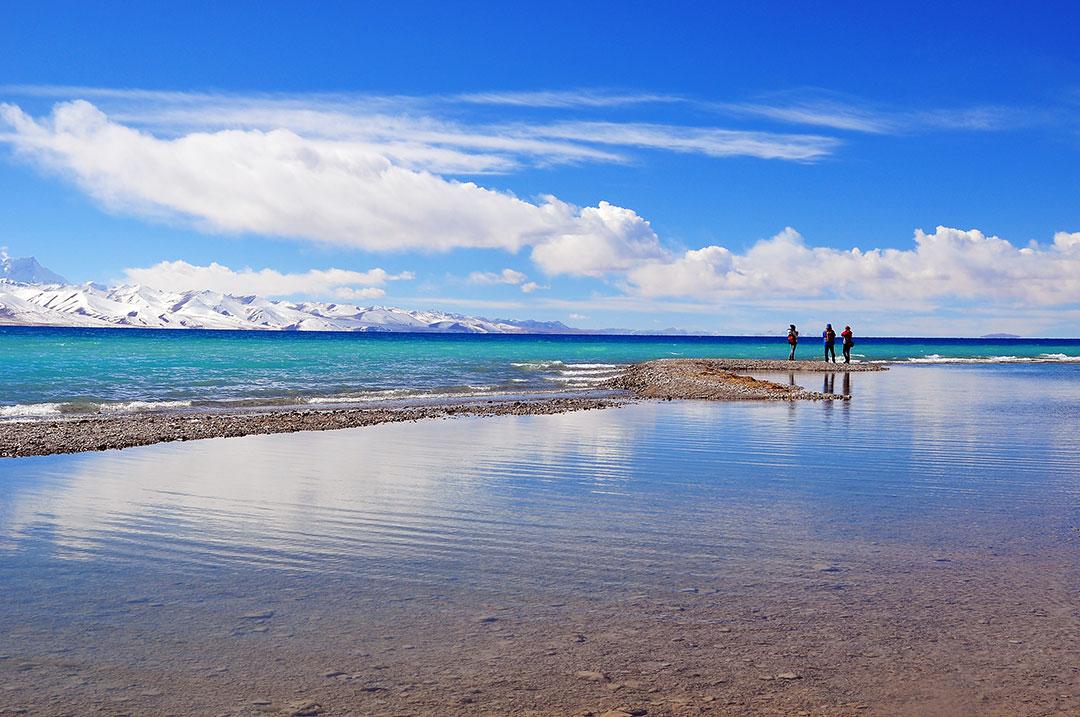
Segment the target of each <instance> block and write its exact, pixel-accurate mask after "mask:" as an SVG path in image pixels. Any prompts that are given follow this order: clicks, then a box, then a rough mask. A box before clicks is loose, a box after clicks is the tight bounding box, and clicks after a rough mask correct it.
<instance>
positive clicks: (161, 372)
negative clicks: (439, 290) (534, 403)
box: [0, 327, 1080, 417]
mask: <svg viewBox="0 0 1080 717" xmlns="http://www.w3.org/2000/svg"><path fill="white" fill-rule="evenodd" d="M819 350H820V342H819V341H818V340H817V339H816V338H814V337H809V336H806V335H804V337H803V341H802V343H801V344H800V346H799V356H800V357H803V358H813V357H816V356H817V354H818V352H819ZM853 355H854V357H855V359H856V360H859V361H911V362H928V363H936V362H982V361H1013V362H1018V361H1019V362H1023V361H1064V362H1070V361H1080V339H1021V340H1012V339H918V338H915V339H912V338H857V345H856V347H855V349H854V351H853ZM680 356H683V357H730V358H786V357H787V343H786V340H785V338H784V337H783V336H776V337H711V336H710V337H655V336H579V335H569V336H549V335H467V334H443V335H438V334H436V335H433V334H358V333H282V332H254V331H198V330H192V331H161V330H137V329H67V328H27V327H0V365H2V366H3V368H4V370H3V372H2V373H0V417H2V416H7V417H15V416H25V415H52V414H56V413H64V412H80V411H89V412H93V411H98V410H117V409H119V410H130V409H138V408H145V407H147V406H146V405H145V404H150V405H152V406H162V407H169V406H188V405H195V406H199V405H216V404H218V403H232V402H241V403H250V404H255V405H258V404H274V403H300V402H320V403H321V402H327V401H330V402H333V401H343V402H344V401H348V402H352V401H357V400H368V399H372V398H386V397H397V396H407V395H410V394H415V393H421V394H435V395H439V394H444V393H451V394H456V393H466V392H478V393H496V392H508V391H514V392H517V391H552V390H578V389H585V388H588V387H590V386H591V385H594V384H595V383H596V382H598V381H600V380H602V379H604V378H606V377H608V376H610V375H611V374H612V373H613V372H614V371H617V367H618V365H620V364H625V363H629V362H633V361H641V360H645V359H652V358H665V357H680ZM162 402H165V403H162Z"/></svg>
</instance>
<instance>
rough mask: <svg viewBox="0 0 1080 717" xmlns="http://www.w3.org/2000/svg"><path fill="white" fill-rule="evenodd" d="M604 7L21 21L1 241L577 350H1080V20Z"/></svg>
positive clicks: (343, 8) (9, 37)
mask: <svg viewBox="0 0 1080 717" xmlns="http://www.w3.org/2000/svg"><path fill="white" fill-rule="evenodd" d="M582 5H583V4H581V3H557V2H556V3H546V4H544V5H543V6H537V7H522V8H516V7H507V6H506V5H505V4H490V5H486V6H485V5H481V4H479V3H475V4H468V5H467V6H453V5H451V4H435V3H395V4H394V6H393V7H390V6H389V4H386V3H378V4H376V3H370V4H359V3H343V4H335V3H319V4H317V5H314V4H313V5H310V6H302V5H300V4H296V3H281V4H274V3H258V4H255V3H251V4H245V3H220V4H214V5H210V4H206V5H202V6H200V5H199V4H197V3H189V4H185V5H183V6H181V5H179V4H177V5H173V6H169V7H165V8H161V7H152V6H150V5H149V4H147V5H146V6H142V7H131V6H129V4H122V3H95V4H92V6H91V5H90V4H85V3H36V4H33V5H32V6H31V5H30V4H22V5H18V6H15V7H10V8H6V9H5V11H4V13H5V22H3V23H0V48H2V49H0V53H2V54H0V105H2V106H3V108H4V110H3V114H2V115H0V212H2V216H3V217H4V219H5V221H4V225H3V227H2V228H0V245H6V246H7V247H8V250H9V251H10V252H11V253H12V254H16V255H28V254H33V255H36V256H37V257H38V258H39V259H40V260H41V261H42V262H43V263H45V264H46V265H48V266H50V267H51V268H53V269H55V270H56V271H58V272H60V273H61V274H64V275H66V276H68V277H69V278H71V279H72V280H75V281H84V280H95V281H103V282H113V281H134V280H138V281H143V282H144V283H148V284H155V285H159V286H162V287H163V288H180V287H182V286H185V285H188V284H193V283H199V284H201V285H206V286H211V287H213V288H219V289H223V290H230V291H234V292H237V293H249V292H253V291H258V292H260V293H268V294H273V295H276V296H283V297H287V296H305V297H322V298H329V299H336V300H349V301H354V302H357V303H365V304H367V303H383V304H391V305H400V306H406V307H410V308H440V309H448V310H455V311H461V312H464V313H472V314H482V315H487V316H507V317H513V318H539V319H558V320H562V321H565V322H567V323H569V324H572V325H576V326H583V327H605V326H623V327H633V328H646V329H647V328H651V327H658V328H659V327H664V326H670V325H676V326H681V327H685V328H689V329H697V330H703V331H709V332H717V331H719V332H728V333H744V332H749V333H759V332H782V331H783V329H784V328H785V327H786V325H787V323H789V322H790V321H796V322H798V323H801V324H809V325H816V324H818V323H821V322H824V321H832V322H834V323H852V324H853V325H856V326H857V327H861V328H862V330H863V333H895V334H940V333H955V334H965V335H967V334H978V333H985V332H990V331H1013V332H1015V333H1022V334H1027V335H1033V334H1034V335H1075V334H1076V331H1075V329H1074V328H1073V327H1074V326H1075V324H1076V321H1077V320H1078V319H1080V202H1078V201H1077V199H1078V198H1080V172H1078V171H1077V169H1076V167H1077V160H1078V158H1080V121H1078V120H1080V50H1078V49H1077V47H1076V42H1075V28H1076V27H1077V26H1078V21H1080V10H1077V9H1075V8H1074V7H1072V6H1070V5H1069V4H1065V3H1061V4H1053V3H1048V4H1041V5H1040V7H1039V9H1038V11H1025V10H1021V9H1016V8H1002V9H1000V10H998V9H996V8H994V7H992V6H988V5H986V4H985V3H981V4H975V3H971V4H950V7H948V8H946V7H942V6H940V5H939V4H937V3H935V4H928V5H926V6H923V7H918V6H917V5H915V4H911V3H897V4H889V5H885V6H882V7H869V6H866V5H865V4H854V3H851V4H846V3H835V4H830V5H829V7H828V8H821V7H809V6H807V5H806V4H804V3H771V4H767V5H762V6H759V7H753V8H750V7H741V6H740V7H732V8H715V7H714V8H703V7H700V6H701V5H702V4H701V3H670V4H665V5H664V7H662V8H661V7H657V6H656V5H657V4H654V3H648V4H647V3H626V2H622V3H597V4H585V5H586V6H585V7H582ZM740 5H741V4H740ZM465 183H472V185H468V184H465ZM473 185H475V186H473ZM939 227H941V229H939ZM920 230H921V232H922V233H921V234H919V235H918V236H917V235H916V232H917V231H920ZM1033 242H1034V244H1033ZM855 248H858V249H859V252H858V253H853V251H852V250H853V249H855ZM377 269H378V270H381V271H375V270H377ZM264 270H268V271H264Z"/></svg>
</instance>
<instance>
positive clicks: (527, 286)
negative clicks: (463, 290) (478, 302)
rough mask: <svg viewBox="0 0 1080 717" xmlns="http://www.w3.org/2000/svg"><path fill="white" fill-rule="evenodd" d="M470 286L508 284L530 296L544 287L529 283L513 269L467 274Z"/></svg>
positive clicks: (533, 282)
mask: <svg viewBox="0 0 1080 717" xmlns="http://www.w3.org/2000/svg"><path fill="white" fill-rule="evenodd" d="M469 283H470V284H508V285H510V286H516V287H518V288H519V289H521V291H522V293H525V294H531V293H532V292H534V291H536V290H537V289H543V288H546V287H543V286H540V285H539V284H537V283H536V282H535V281H529V277H528V276H526V275H525V274H523V273H522V272H520V271H515V270H514V269H503V270H502V271H500V272H494V271H474V272H472V273H471V274H469Z"/></svg>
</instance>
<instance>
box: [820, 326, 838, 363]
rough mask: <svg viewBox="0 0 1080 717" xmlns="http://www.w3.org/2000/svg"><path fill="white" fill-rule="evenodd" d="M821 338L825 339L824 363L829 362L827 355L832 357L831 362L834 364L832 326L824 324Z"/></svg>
mask: <svg viewBox="0 0 1080 717" xmlns="http://www.w3.org/2000/svg"><path fill="white" fill-rule="evenodd" d="M821 338H823V339H825V363H828V362H829V355H830V354H831V355H832V362H833V363H836V332H835V331H833V327H832V324H825V330H824V331H822V332H821Z"/></svg>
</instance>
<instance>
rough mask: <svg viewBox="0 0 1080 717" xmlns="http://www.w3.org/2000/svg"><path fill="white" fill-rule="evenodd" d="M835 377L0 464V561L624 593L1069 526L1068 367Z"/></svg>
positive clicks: (1077, 460) (1056, 533)
mask: <svg viewBox="0 0 1080 717" xmlns="http://www.w3.org/2000/svg"><path fill="white" fill-rule="evenodd" d="M808 379H812V380H815V381H816V380H818V379H817V378H816V377H815V376H814V375H813V374H799V375H798V376H795V375H794V374H792V375H791V380H796V381H800V382H804V381H806V380H808ZM823 380H824V389H825V390H826V391H834V390H835V374H825V378H824V379H823ZM853 380H854V381H856V382H857V383H858V384H859V385H858V392H857V393H856V394H855V397H854V398H853V399H852V401H850V402H844V404H843V406H844V408H843V410H842V412H836V409H834V407H833V406H832V405H831V404H832V403H833V402H822V403H795V404H788V403H760V404H759V403H752V404H745V403H744V404H712V403H704V402H671V403H667V402H664V403H644V404H639V405H634V406H630V407H627V408H622V409H617V410H609V411H592V412H583V413H575V414H567V415H561V416H543V417H515V418H500V419H490V420H484V419H462V420H452V421H435V422H421V423H417V424H402V425H385V426H379V427H375V428H368V429H357V430H347V431H337V432H327V433H310V434H294V435H287V436H259V437H247V438H240V439H228V440H211V441H200V442H195V443H191V444H171V445H161V446H153V447H148V448H138V449H131V450H125V451H123V452H107V453H100V454H83V455H76V456H53V457H46V458H30V459H19V460H8V461H4V462H2V463H0V491H2V493H0V495H2V497H3V500H2V501H0V569H2V568H3V567H4V566H5V564H7V565H9V566H10V565H14V564H16V563H18V564H19V565H23V566H33V565H49V564H54V563H69V564H70V562H71V561H79V564H80V565H82V566H84V567H83V569H85V570H88V571H93V570H95V569H96V566H101V567H102V569H108V570H110V571H118V572H119V573H121V574H123V573H127V572H130V573H131V574H136V573H138V572H139V571H143V570H153V571H176V572H178V573H183V572H191V571H194V572H206V571H220V570H222V569H231V570H236V569H245V570H287V571H311V570H318V571H321V572H327V571H329V572H338V573H341V574H342V575H346V576H348V579H349V580H354V581H362V580H369V579H389V580H407V581H415V582H422V583H431V584H438V583H439V582H441V581H445V580H447V579H455V580H459V581H462V584H473V585H476V586H481V585H482V586H484V587H486V588H488V589H510V587H509V586H514V587H513V589H521V588H523V587H526V586H528V585H532V584H542V583H546V584H549V585H550V584H563V585H577V584H580V585H589V584H592V585H599V584H607V585H620V586H625V587H626V588H627V589H634V587H636V586H649V585H653V584H659V583H663V582H665V581H671V580H678V579H679V576H685V575H693V574H698V573H702V572H707V571H715V570H717V569H722V570H728V571H740V570H747V571H753V570H759V569H760V568H761V566H762V565H774V566H776V567H777V569H782V568H783V566H784V565H788V564H795V563H798V562H800V561H804V560H806V559H807V556H808V555H810V554H815V553H820V552H822V551H829V552H831V553H832V554H835V553H836V552H837V551H839V550H850V551H855V550H858V549H859V548H858V546H860V545H867V544H870V543H872V542H874V541H903V542H906V543H909V544H926V545H927V546H928V547H930V548H933V547H937V546H941V545H952V546H965V545H967V546H981V545H988V544H994V545H998V546H1001V547H1002V549H1008V546H1009V545H1010V544H1012V543H1014V542H1016V541H1020V542H1023V543H1024V545H1025V546H1029V545H1030V541H1040V540H1041V541H1046V540H1055V539H1057V538H1059V537H1060V536H1061V535H1062V534H1063V533H1065V532H1067V531H1068V530H1069V529H1070V526H1073V525H1075V524H1076V518H1077V514H1078V512H1080V468H1078V466H1080V437H1078V434H1077V432H1076V430H1075V427H1076V425H1078V424H1077V419H1080V367H1019V368H1018V367H995V368H988V367H979V368H974V369H968V368H957V367H948V368H939V367H933V368H901V369H894V370H893V371H890V372H888V373H881V374H860V375H858V376H857V377H855V378H854V379H852V377H851V375H850V374H842V378H841V389H840V390H841V391H842V392H843V393H844V394H848V395H851V394H852V386H851V383H852V382H853ZM839 416H843V420H842V421H839V422H838V421H836V420H835V418H836V417H839Z"/></svg>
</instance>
